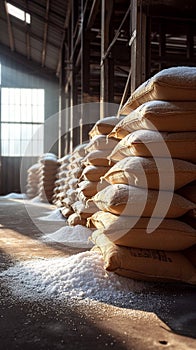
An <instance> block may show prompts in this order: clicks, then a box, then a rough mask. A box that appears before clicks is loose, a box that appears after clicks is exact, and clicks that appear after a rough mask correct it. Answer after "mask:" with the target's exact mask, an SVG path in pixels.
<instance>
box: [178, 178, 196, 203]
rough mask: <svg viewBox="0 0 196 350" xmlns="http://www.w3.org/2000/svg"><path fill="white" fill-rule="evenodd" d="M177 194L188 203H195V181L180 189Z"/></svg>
mask: <svg viewBox="0 0 196 350" xmlns="http://www.w3.org/2000/svg"><path fill="white" fill-rule="evenodd" d="M177 193H178V194H180V195H181V196H183V197H185V198H187V199H188V200H189V201H191V202H193V203H196V181H193V182H191V183H190V184H188V185H186V186H184V187H182V188H180V189H179V190H178V191H177Z"/></svg>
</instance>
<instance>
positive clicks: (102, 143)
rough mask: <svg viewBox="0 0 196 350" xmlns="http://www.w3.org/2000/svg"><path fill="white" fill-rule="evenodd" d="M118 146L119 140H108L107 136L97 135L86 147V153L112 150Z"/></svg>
mask: <svg viewBox="0 0 196 350" xmlns="http://www.w3.org/2000/svg"><path fill="white" fill-rule="evenodd" d="M117 144H118V140H115V139H114V138H109V139H108V138H107V136H106V135H96V136H94V137H93V138H92V139H91V140H90V142H89V143H88V144H87V146H86V147H85V151H86V153H90V152H93V151H97V150H98V151H101V150H108V151H109V150H112V149H113V148H114V147H115V146H116V145H117Z"/></svg>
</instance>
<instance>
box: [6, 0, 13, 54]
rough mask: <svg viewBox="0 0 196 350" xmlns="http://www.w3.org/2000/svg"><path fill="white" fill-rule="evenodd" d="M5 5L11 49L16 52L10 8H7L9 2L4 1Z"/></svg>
mask: <svg viewBox="0 0 196 350" xmlns="http://www.w3.org/2000/svg"><path fill="white" fill-rule="evenodd" d="M4 5H5V13H6V17H7V26H8V35H9V44H10V49H11V51H14V50H15V45H14V36H13V31H12V25H11V21H10V15H9V12H8V7H7V1H4Z"/></svg>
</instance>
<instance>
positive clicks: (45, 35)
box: [42, 0, 50, 67]
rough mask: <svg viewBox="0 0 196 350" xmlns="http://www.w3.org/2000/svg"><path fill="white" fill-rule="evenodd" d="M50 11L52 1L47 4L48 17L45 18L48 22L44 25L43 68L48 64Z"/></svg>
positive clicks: (48, 0)
mask: <svg viewBox="0 0 196 350" xmlns="http://www.w3.org/2000/svg"><path fill="white" fill-rule="evenodd" d="M49 10H50V0H47V2H46V16H45V20H46V21H45V24H44V38H43V48H42V67H44V66H45V62H46V48H47V36H48V20H49Z"/></svg>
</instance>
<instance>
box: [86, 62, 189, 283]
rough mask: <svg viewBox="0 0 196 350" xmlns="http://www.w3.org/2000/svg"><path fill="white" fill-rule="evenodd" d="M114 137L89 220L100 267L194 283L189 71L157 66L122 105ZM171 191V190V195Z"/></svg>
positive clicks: (165, 279) (137, 277) (129, 274)
mask: <svg viewBox="0 0 196 350" xmlns="http://www.w3.org/2000/svg"><path fill="white" fill-rule="evenodd" d="M121 113H122V114H128V113H130V114H128V115H127V116H126V117H125V118H124V119H123V120H122V121H120V122H119V123H118V124H117V125H116V126H115V128H114V129H113V131H112V132H111V133H110V135H109V137H115V138H118V139H119V140H120V142H119V143H118V145H117V146H116V147H115V149H114V150H113V151H112V153H111V154H110V156H109V159H110V160H111V161H113V162H115V163H116V164H115V165H114V166H113V167H112V168H111V169H110V170H109V171H108V172H107V173H106V174H105V176H104V177H103V178H104V180H106V181H107V182H108V183H109V185H108V187H106V188H105V189H104V190H102V191H101V192H99V193H97V194H96V195H95V196H94V197H93V200H94V203H95V204H96V205H97V206H98V207H99V209H100V210H101V211H99V212H97V213H96V214H94V215H93V216H92V217H91V218H90V219H89V222H92V223H93V224H94V225H95V227H96V228H97V229H98V230H97V231H95V232H94V233H93V235H92V239H93V241H94V243H95V244H96V247H95V249H98V250H100V251H101V252H102V254H103V256H104V259H105V263H106V269H107V270H109V271H115V272H116V273H118V274H121V275H123V276H127V277H130V278H136V279H142V280H152V281H157V280H158V281H183V282H187V283H191V284H195V283H196V271H195V266H194V259H193V258H192V257H193V251H194V252H195V244H196V231H195V228H194V225H193V224H192V225H190V221H189V223H188V221H186V222H185V221H181V219H182V218H186V217H187V213H191V215H192V219H193V216H194V213H195V208H196V200H195V180H196V164H195V162H196V68H192V67H176V68H170V69H166V70H163V71H162V72H159V73H158V74H156V75H155V76H154V77H153V78H151V79H149V80H148V81H147V82H145V83H144V84H142V85H141V86H140V87H139V88H138V89H137V90H136V91H135V92H134V93H133V94H132V96H131V97H130V99H129V100H128V102H127V103H126V104H125V106H124V107H123V109H122V111H121ZM173 191H174V192H173Z"/></svg>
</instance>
